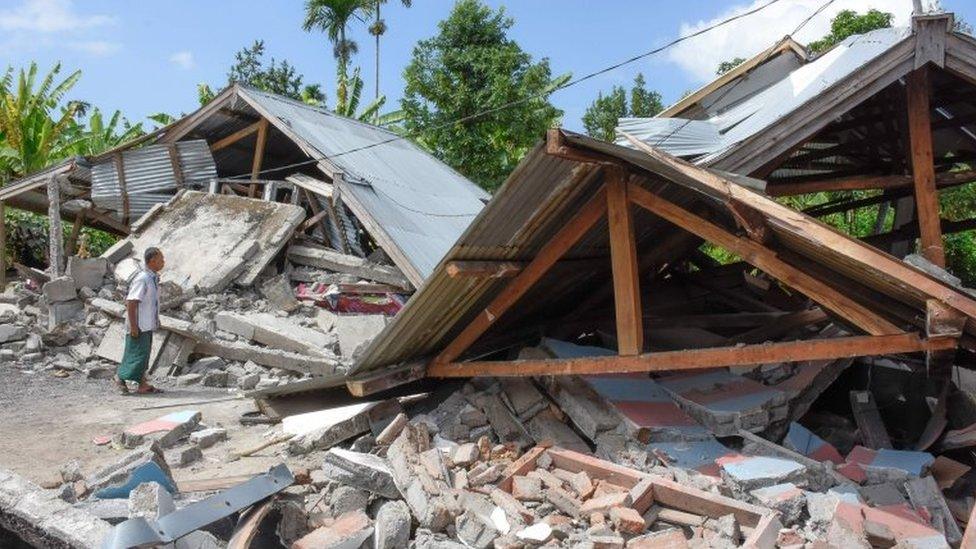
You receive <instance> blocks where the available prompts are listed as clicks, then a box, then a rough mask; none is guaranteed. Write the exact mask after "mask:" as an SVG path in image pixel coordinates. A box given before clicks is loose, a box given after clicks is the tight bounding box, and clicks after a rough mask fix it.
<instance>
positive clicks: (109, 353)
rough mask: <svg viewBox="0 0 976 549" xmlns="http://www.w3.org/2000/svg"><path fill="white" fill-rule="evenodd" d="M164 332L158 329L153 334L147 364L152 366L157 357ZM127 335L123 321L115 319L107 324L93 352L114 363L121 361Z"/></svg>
mask: <svg viewBox="0 0 976 549" xmlns="http://www.w3.org/2000/svg"><path fill="white" fill-rule="evenodd" d="M166 335H167V334H166V332H165V331H158V332H156V333H154V334H153V341H152V348H151V349H150V351H149V364H150V366H152V365H153V364H155V363H156V361H157V359H158V358H159V352H160V350H161V349H162V348H163V344H164V343H166ZM127 337H129V334H128V330H127V329H126V327H125V323H124V322H122V321H121V320H117V321H115V322H113V323H112V324H110V325H109V327H108V329H107V330H105V334H104V335H103V336H102V341H101V343H99V344H98V348H97V349H95V354H96V355H98V356H100V357H102V358H104V359H105V360H109V361H112V362H114V363H116V364H118V363H120V362H122V354H123V352H124V351H125V338H127Z"/></svg>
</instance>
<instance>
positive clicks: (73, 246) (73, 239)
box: [0, 208, 89, 256]
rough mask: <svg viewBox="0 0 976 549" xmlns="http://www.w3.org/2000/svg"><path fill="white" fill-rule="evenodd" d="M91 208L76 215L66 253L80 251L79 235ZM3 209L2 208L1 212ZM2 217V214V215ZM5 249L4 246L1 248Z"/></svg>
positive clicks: (70, 254)
mask: <svg viewBox="0 0 976 549" xmlns="http://www.w3.org/2000/svg"><path fill="white" fill-rule="evenodd" d="M88 210H89V208H84V209H83V210H81V211H79V212H78V215H76V216H75V220H74V221H73V222H72V223H71V234H70V235H69V236H68V245H67V248H66V251H65V254H66V255H68V256H72V255H75V253H77V251H78V236H79V235H80V234H81V228H82V227H83V226H84V225H85V217H86V216H87V215H88ZM2 213H3V210H2V209H0V214H2ZM0 219H2V216H0ZM0 249H3V248H0Z"/></svg>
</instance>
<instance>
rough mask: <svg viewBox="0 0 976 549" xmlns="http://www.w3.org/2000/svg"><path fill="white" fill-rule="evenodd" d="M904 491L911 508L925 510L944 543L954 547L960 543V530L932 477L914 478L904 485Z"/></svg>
mask: <svg viewBox="0 0 976 549" xmlns="http://www.w3.org/2000/svg"><path fill="white" fill-rule="evenodd" d="M905 491H906V492H908V499H909V501H911V502H912V506H913V507H914V508H915V509H916V510H918V511H920V510H922V509H925V511H926V512H927V513H928V515H929V517H930V519H929V523H930V524H931V525H932V527H933V528H935V529H936V530H938V531H939V532H942V534H943V535H945V538H946V541H948V542H949V543H950V544H951V545H953V546H955V545H956V544H958V543H959V542H960V541H962V530H960V529H959V525H958V524H957V523H956V519H955V518H954V517H953V515H952V512H951V511H950V510H949V506H948V505H947V504H946V500H945V497H944V496H943V495H942V490H941V489H940V488H939V485H938V484H936V482H935V479H933V478H932V477H923V478H914V479H911V480H909V481H907V482H906V483H905Z"/></svg>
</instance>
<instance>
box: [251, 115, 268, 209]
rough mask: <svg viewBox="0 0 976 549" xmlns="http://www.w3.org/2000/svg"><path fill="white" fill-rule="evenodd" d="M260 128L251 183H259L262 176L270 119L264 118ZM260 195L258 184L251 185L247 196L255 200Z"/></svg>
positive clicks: (255, 146) (255, 147)
mask: <svg viewBox="0 0 976 549" xmlns="http://www.w3.org/2000/svg"><path fill="white" fill-rule="evenodd" d="M259 124H260V125H259V126H258V137H257V141H256V142H255V143H254V161H253V162H252V163H251V181H257V180H258V177H259V176H260V175H261V162H262V160H263V159H264V144H265V143H266V142H267V140H268V119H267V118H262V119H261V122H260V123H259ZM257 194H258V185H257V183H251V186H250V187H249V188H248V190H247V196H249V197H250V198H254V197H255V196H257Z"/></svg>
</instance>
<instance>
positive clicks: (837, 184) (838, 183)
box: [766, 175, 912, 196]
mask: <svg viewBox="0 0 976 549" xmlns="http://www.w3.org/2000/svg"><path fill="white" fill-rule="evenodd" d="M911 184H912V178H911V177H909V176H907V175H855V176H852V177H838V178H836V179H821V180H817V181H805V182H800V183H792V182H785V183H777V182H770V183H769V184H768V185H766V194H768V195H769V196H794V195H798V194H808V193H819V192H830V191H864V190H869V189H892V188H897V187H907V186H909V185H911Z"/></svg>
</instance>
